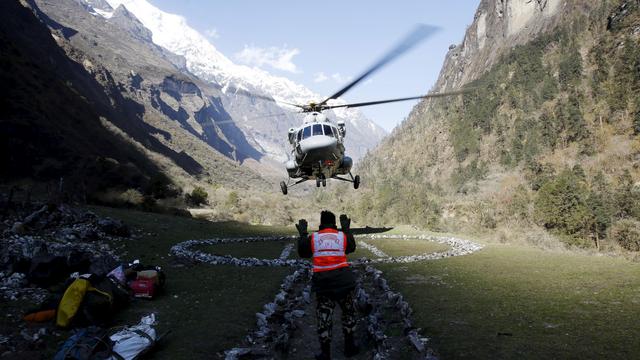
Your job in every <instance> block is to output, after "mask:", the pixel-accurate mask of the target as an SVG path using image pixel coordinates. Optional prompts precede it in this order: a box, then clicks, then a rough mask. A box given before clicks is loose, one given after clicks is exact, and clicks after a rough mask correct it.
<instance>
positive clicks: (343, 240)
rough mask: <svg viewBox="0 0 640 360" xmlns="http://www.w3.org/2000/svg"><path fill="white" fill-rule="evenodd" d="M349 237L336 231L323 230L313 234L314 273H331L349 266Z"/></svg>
mask: <svg viewBox="0 0 640 360" xmlns="http://www.w3.org/2000/svg"><path fill="white" fill-rule="evenodd" d="M346 251H347V237H346V236H345V235H344V233H342V232H340V231H338V230H335V229H323V230H320V231H318V232H314V233H313V234H311V252H312V253H313V272H321V271H331V270H335V269H339V268H343V267H347V266H349V263H347V253H346Z"/></svg>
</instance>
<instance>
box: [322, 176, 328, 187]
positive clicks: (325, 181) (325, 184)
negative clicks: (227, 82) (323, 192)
mask: <svg viewBox="0 0 640 360" xmlns="http://www.w3.org/2000/svg"><path fill="white" fill-rule="evenodd" d="M322 187H327V179H325V178H322Z"/></svg>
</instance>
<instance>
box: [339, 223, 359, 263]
mask: <svg viewBox="0 0 640 360" xmlns="http://www.w3.org/2000/svg"><path fill="white" fill-rule="evenodd" d="M340 227H341V230H342V232H343V233H344V234H345V236H346V237H347V251H346V253H347V254H351V253H352V252H354V251H356V239H355V237H353V234H352V233H351V219H349V217H347V215H345V214H342V215H340Z"/></svg>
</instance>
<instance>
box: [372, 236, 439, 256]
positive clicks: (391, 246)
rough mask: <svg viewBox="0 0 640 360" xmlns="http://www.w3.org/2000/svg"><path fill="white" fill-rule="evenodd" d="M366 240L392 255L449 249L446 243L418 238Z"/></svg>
mask: <svg viewBox="0 0 640 360" xmlns="http://www.w3.org/2000/svg"><path fill="white" fill-rule="evenodd" d="M368 242H369V244H371V245H374V246H376V247H377V248H378V249H380V250H382V251H384V252H385V253H386V254H387V255H389V256H392V257H395V256H407V255H415V254H424V253H432V252H440V251H446V250H448V249H449V246H448V245H445V244H439V243H436V242H433V241H428V240H420V239H376V240H368Z"/></svg>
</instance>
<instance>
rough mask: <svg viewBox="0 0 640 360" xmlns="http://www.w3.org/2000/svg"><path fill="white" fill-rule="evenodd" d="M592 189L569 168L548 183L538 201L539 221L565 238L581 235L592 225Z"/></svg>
mask: <svg viewBox="0 0 640 360" xmlns="http://www.w3.org/2000/svg"><path fill="white" fill-rule="evenodd" d="M588 194H589V193H588V190H587V188H586V185H585V183H584V181H583V180H582V179H580V177H579V176H577V175H576V174H575V173H574V172H573V171H571V170H569V169H566V170H564V171H563V172H562V173H560V175H558V177H556V178H555V179H554V180H552V181H548V182H547V183H545V184H544V185H543V186H542V188H540V191H539V192H538V197H537V198H536V201H535V213H536V218H537V219H538V221H540V222H541V223H542V225H544V227H546V228H547V229H553V230H556V231H558V232H559V233H561V234H565V235H581V234H582V233H583V232H585V230H587V228H588V225H589V224H590V222H591V211H590V209H589V207H588V204H587V197H588Z"/></svg>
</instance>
